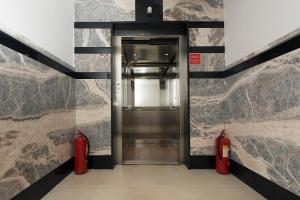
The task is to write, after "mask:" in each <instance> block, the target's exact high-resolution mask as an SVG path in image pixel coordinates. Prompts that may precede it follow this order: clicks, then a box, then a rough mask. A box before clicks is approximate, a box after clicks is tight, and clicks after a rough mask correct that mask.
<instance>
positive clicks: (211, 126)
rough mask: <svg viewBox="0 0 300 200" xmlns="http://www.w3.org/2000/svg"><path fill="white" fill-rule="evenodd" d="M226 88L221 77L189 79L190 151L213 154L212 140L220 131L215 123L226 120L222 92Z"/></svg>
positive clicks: (221, 122)
mask: <svg viewBox="0 0 300 200" xmlns="http://www.w3.org/2000/svg"><path fill="white" fill-rule="evenodd" d="M227 88H228V85H227V84H226V82H224V80H223V79H190V131H191V133H190V140H191V141H190V145H191V146H190V153H191V155H214V153H215V149H214V146H215V145H214V141H215V139H216V137H217V136H218V135H219V133H220V128H219V127H218V126H216V124H217V125H218V124H221V125H222V124H223V122H224V121H226V110H223V108H224V104H226V103H227V102H226V101H220V99H223V95H224V94H223V92H224V91H225V90H226V89H227Z"/></svg>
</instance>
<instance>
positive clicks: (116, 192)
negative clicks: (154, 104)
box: [43, 165, 264, 200]
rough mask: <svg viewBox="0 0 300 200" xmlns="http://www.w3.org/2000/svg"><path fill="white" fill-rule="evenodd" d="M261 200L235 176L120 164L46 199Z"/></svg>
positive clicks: (69, 182) (71, 181)
mask: <svg viewBox="0 0 300 200" xmlns="http://www.w3.org/2000/svg"><path fill="white" fill-rule="evenodd" d="M60 199H62V200H68V199H72V200H89V199H90V200H96V199H97V200H152V199H153V200H154V199H155V200H202V199H205V200H214V199H222V200H227V199H228V200H235V199H237V200H239V199H241V200H256V199H257V200H259V199H264V198H263V197H262V196H260V195H259V194H258V193H256V192H255V191H254V190H252V189H251V188H249V187H248V186H247V185H245V184H244V183H243V182H241V181H240V180H238V179H237V178H235V177H234V176H233V175H226V176H224V175H219V174H217V173H216V172H215V171H214V170H188V169H186V167H185V166H183V165H118V166H116V167H115V169H113V170H89V172H88V173H87V174H85V175H80V176H78V175H75V174H73V173H72V174H70V175H69V176H68V177H67V178H66V179H64V180H63V181H62V182H61V183H60V184H58V185H57V186H56V187H55V188H54V189H53V190H52V191H50V192H49V193H48V194H47V195H46V196H45V197H44V198H43V200H60Z"/></svg>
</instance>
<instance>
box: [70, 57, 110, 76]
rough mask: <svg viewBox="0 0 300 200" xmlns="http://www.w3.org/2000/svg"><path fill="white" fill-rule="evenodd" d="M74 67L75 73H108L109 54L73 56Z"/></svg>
mask: <svg viewBox="0 0 300 200" xmlns="http://www.w3.org/2000/svg"><path fill="white" fill-rule="evenodd" d="M74 57H75V58H74V59H75V60H74V65H75V69H76V71H77V72H110V71H111V55H110V54H75V55H74Z"/></svg>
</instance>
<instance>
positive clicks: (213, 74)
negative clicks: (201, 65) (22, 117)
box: [189, 71, 224, 79]
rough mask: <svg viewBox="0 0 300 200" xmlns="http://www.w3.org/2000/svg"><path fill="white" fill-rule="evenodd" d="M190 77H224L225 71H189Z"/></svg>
mask: <svg viewBox="0 0 300 200" xmlns="http://www.w3.org/2000/svg"><path fill="white" fill-rule="evenodd" d="M189 78H193V79H197V78H224V76H223V72H222V71H220V72H189Z"/></svg>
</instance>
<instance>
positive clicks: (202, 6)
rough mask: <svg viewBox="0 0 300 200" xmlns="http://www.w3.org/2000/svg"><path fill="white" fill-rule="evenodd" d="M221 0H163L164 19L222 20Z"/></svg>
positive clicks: (222, 7) (222, 6) (222, 5)
mask: <svg viewBox="0 0 300 200" xmlns="http://www.w3.org/2000/svg"><path fill="white" fill-rule="evenodd" d="M223 9H224V4H223V0H163V19H164V20H165V21H223V20H224V14H223Z"/></svg>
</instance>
